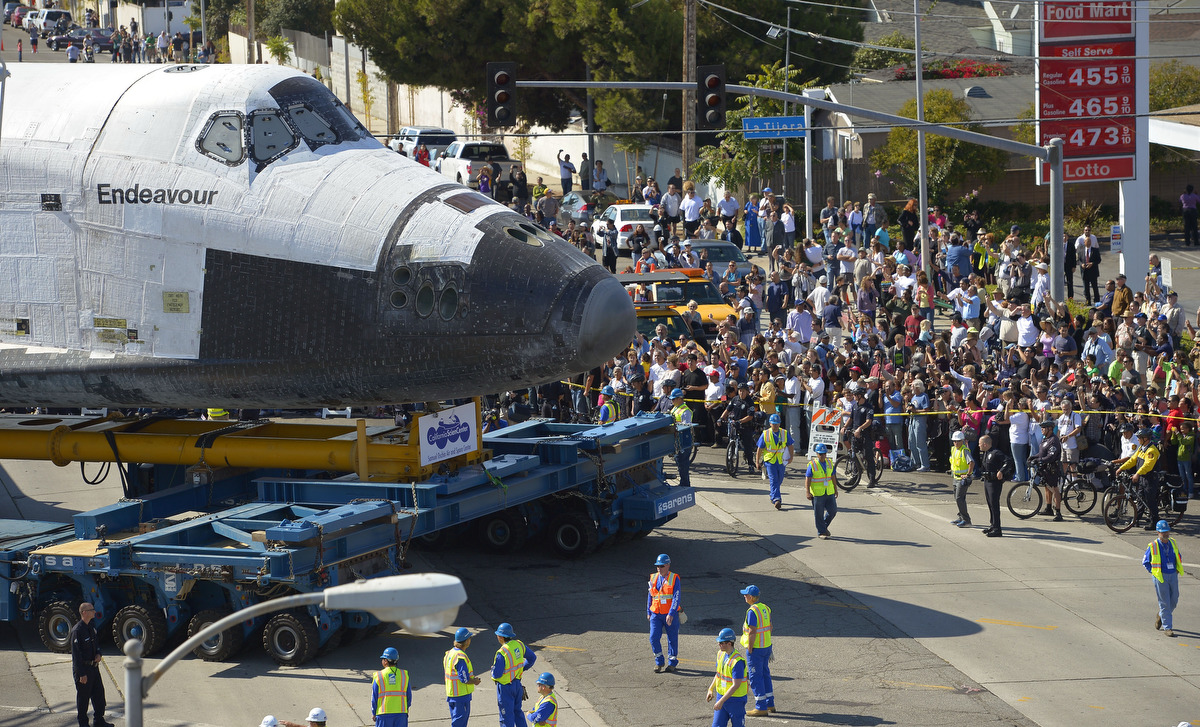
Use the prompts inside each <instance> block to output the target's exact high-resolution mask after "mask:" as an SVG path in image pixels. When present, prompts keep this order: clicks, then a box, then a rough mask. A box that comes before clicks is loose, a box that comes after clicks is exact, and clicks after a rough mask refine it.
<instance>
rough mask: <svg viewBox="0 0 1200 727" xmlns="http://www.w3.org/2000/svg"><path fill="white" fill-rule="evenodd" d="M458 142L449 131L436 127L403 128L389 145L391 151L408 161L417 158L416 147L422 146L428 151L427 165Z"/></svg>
mask: <svg viewBox="0 0 1200 727" xmlns="http://www.w3.org/2000/svg"><path fill="white" fill-rule="evenodd" d="M456 141H458V137H457V136H455V134H454V132H453V131H451V130H449V129H443V128H441V127H438V126H405V127H404V128H402V129H400V133H398V134H396V136H395V138H393V139H392V141H391V143H389V144H388V146H389V147H391V149H392V151H398V152H400V153H401V154H404V155H405V156H407V157H408V158H409V159H415V158H416V156H417V147H419V146H420V145H422V144H424V145H425V148H427V149H429V163H430V164H433V163H434V161H435V160H436V159H437V158H438V155H439V154H441V153H442V152H444V151H446V147H448V146H450V145H451V144H453V143H454V142H456Z"/></svg>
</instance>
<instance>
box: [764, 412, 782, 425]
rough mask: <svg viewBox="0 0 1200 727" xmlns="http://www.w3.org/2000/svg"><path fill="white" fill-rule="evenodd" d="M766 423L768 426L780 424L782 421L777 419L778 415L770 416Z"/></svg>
mask: <svg viewBox="0 0 1200 727" xmlns="http://www.w3.org/2000/svg"><path fill="white" fill-rule="evenodd" d="M767 423H768V424H782V423H783V420H782V419H780V418H779V415H778V414H772V415H771V418H770V419H768V420H767Z"/></svg>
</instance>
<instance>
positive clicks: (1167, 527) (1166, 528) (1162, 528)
mask: <svg viewBox="0 0 1200 727" xmlns="http://www.w3.org/2000/svg"><path fill="white" fill-rule="evenodd" d="M1154 529H1155V530H1157V531H1158V532H1160V533H1169V532H1171V524H1170V523H1168V522H1167V521H1166V520H1159V521H1158V525H1155V526H1154Z"/></svg>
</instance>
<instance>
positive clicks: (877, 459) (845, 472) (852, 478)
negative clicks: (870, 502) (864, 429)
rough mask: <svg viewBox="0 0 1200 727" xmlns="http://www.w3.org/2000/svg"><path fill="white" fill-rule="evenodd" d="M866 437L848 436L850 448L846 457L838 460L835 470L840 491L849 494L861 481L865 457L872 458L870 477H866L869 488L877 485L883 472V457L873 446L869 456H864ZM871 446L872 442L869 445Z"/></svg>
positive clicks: (864, 467)
mask: <svg viewBox="0 0 1200 727" xmlns="http://www.w3.org/2000/svg"><path fill="white" fill-rule="evenodd" d="M866 441H867V440H866V437H856V436H854V435H851V436H850V448H849V451H848V452H847V453H846V456H844V457H841V458H839V459H838V461H837V464H836V465H835V469H836V471H837V474H838V484H839V485H841V486H842V489H843V490H845V491H847V492H849V491H851V490H853V489H854V488H855V487H858V483H859V482H860V481H861V480H862V475H863V470H864V469H866V459H865V457H866V456H870V457H871V458H872V464H874V465H875V467H874V469H873V471H872V473H871V475H870V476H869V477H868V479H869V481H870V485H871V486H875V485H877V484H879V479H880V477H881V476H882V472H883V455H881V454H880V453H879V450H877V449H875V447H874V446H871V447H870V450H871V454H870V455H865V454H864V451H863V450H864V449H865V447H864V446H863V445H864V444H865V443H866ZM871 444H872V445H873V444H874V442H872V443H871Z"/></svg>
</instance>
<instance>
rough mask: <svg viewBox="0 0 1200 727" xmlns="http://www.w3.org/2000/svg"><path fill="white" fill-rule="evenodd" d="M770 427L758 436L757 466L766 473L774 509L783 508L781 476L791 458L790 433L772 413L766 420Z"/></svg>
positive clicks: (784, 472)
mask: <svg viewBox="0 0 1200 727" xmlns="http://www.w3.org/2000/svg"><path fill="white" fill-rule="evenodd" d="M767 421H768V423H770V425H771V426H770V428H768V429H764V430H763V433H762V435H761V436H759V438H758V454H757V455H756V457H755V459H756V460H757V462H758V468H759V469H760V470H764V471H765V472H766V473H767V482H768V483H769V485H770V493H769V494H770V497H771V504H772V505H774V506H775V509H776V510H780V509H782V508H783V493H782V492H781V491H780V489H781V488H782V487H783V476H784V475H785V474H787V469H786V468H787V463H788V462H789V461H791V459H792V446H793V445H794V444H795V443H794V442H793V441H792V435H791V434H788V431H787V430H786V429H784V428H783V426H782V425H783V418H782V417H780V416H779V415H778V414H772V415H771V418H770V419H768V420H767Z"/></svg>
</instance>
